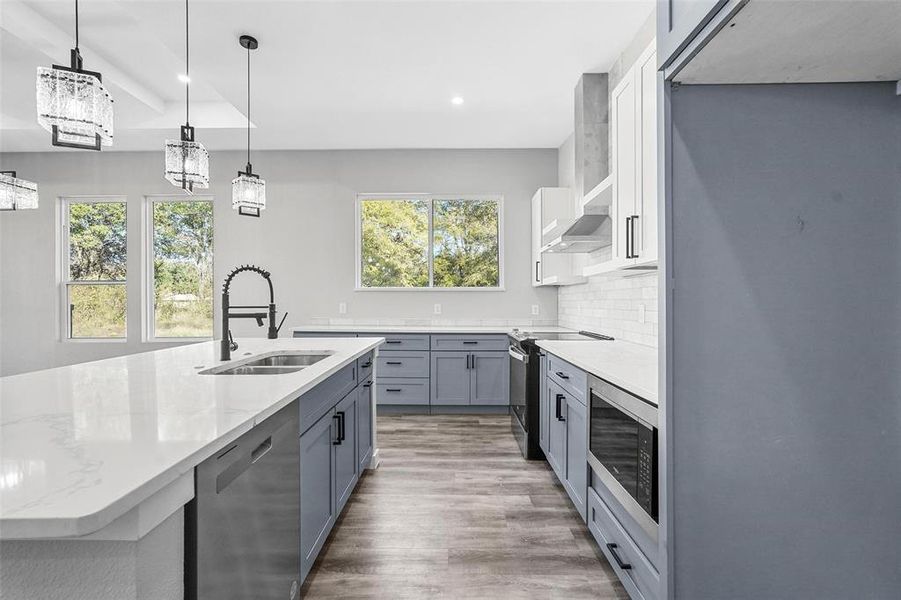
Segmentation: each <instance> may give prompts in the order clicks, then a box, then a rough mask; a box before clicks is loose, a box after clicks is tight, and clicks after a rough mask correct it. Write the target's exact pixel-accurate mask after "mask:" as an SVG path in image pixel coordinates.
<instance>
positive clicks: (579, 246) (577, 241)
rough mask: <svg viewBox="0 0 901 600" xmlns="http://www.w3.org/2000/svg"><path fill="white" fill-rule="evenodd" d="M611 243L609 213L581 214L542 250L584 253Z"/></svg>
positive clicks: (611, 228)
mask: <svg viewBox="0 0 901 600" xmlns="http://www.w3.org/2000/svg"><path fill="white" fill-rule="evenodd" d="M611 244H613V222H612V220H611V219H610V215H609V214H606V213H604V214H596V215H582V216H581V217H579V218H578V219H576V220H575V221H573V223H572V225H570V226H569V227H568V228H567V229H566V231H564V232H563V234H562V235H560V236H559V237H557V238H555V239H553V240H551V241H550V242H549V243H547V244H546V245H545V246H544V247H543V248H542V249H541V251H542V252H550V253H555V254H563V253H572V254H577V253H578V254H586V253H589V252H595V251H597V250H600V249H601V248H605V247H607V246H610V245H611Z"/></svg>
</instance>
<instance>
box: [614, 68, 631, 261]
mask: <svg viewBox="0 0 901 600" xmlns="http://www.w3.org/2000/svg"><path fill="white" fill-rule="evenodd" d="M633 69H634V67H633ZM633 69H630V70H629V71H628V72H627V73H626V74H625V75H624V76H623V80H622V81H621V82H620V83H619V85H617V86H616V88H614V90H613V94H612V95H611V99H610V111H611V121H612V125H611V133H612V136H613V210H612V215H611V216H612V218H613V250H612V256H611V260H612V261H613V262H614V264H625V262H626V260H627V257H628V256H629V255H630V254H631V251H630V250H629V249H628V246H629V244H630V243H631V232H630V231H629V229H628V226H629V224H630V223H631V217H632V215H633V214H634V212H635V210H634V209H635V195H636V193H637V191H638V190H637V187H638V169H637V160H638V157H637V143H636V134H637V129H638V126H637V119H636V114H635V106H636V96H635V93H636V91H635V75H634V74H635V71H634V70H633ZM627 219H628V221H627Z"/></svg>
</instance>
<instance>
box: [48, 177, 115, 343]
mask: <svg viewBox="0 0 901 600" xmlns="http://www.w3.org/2000/svg"><path fill="white" fill-rule="evenodd" d="M57 200H58V201H57V206H58V211H57V233H58V235H57V243H58V244H59V247H58V249H57V253H56V256H57V281H58V282H59V295H58V299H59V311H58V312H57V318H58V324H57V325H58V327H57V330H58V331H59V336H60V341H62V342H65V343H68V342H72V343H76V344H81V343H98V342H99V343H105V344H125V343H128V262H129V261H128V251H129V244H128V237H129V236H128V233H129V231H128V198H127V196H121V195H91V196H60V197H59V198H58V199H57ZM71 204H124V205H125V236H126V237H125V265H126V266H125V279H124V280H119V279H115V280H109V281H87V280H85V281H73V280H71V279H70V274H71V264H72V256H71V249H72V248H71V245H70V242H71V240H70V238H69V206H70V205H71ZM70 285H121V286H123V287H124V288H125V335H123V336H122V337H72V315H71V310H70V302H69V286H70Z"/></svg>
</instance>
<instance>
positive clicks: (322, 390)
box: [299, 363, 357, 431]
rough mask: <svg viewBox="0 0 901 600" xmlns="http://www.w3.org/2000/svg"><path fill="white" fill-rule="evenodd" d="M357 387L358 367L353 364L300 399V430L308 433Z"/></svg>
mask: <svg viewBox="0 0 901 600" xmlns="http://www.w3.org/2000/svg"><path fill="white" fill-rule="evenodd" d="M355 387H357V365H356V363H351V364H349V365H347V366H346V367H343V368H342V369H341V370H340V371H338V372H337V373H335V374H334V375H332V376H331V377H329V378H328V379H326V380H325V381H323V382H322V383H320V384H319V385H317V386H316V387H314V388H313V389H312V390H310V391H309V392H307V393H306V394H304V395H303V396H301V397H300V402H299V404H300V430H301V431H306V430H307V429H308V428H309V427H310V426H311V425H313V424H314V423H315V422H316V421H318V420H319V417H321V416H322V415H324V414H325V413H326V412H328V411H329V410H331V408H332V407H333V406H335V404H337V403H338V401H339V400H341V398H343V397H344V396H346V395H347V392H349V391H351V390H352V389H354V388H355Z"/></svg>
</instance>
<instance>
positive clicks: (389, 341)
mask: <svg viewBox="0 0 901 600" xmlns="http://www.w3.org/2000/svg"><path fill="white" fill-rule="evenodd" d="M385 343H386V344H403V343H404V341H403V340H385Z"/></svg>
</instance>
